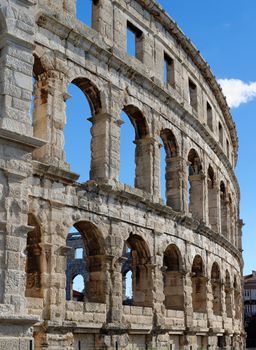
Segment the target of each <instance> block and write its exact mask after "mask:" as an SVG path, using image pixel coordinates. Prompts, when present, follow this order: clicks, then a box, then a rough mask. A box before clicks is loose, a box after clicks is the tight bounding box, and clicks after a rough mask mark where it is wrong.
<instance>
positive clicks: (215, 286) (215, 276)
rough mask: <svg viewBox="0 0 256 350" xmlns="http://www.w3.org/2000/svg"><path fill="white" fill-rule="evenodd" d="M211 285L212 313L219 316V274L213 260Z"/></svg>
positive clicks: (220, 306)
mask: <svg viewBox="0 0 256 350" xmlns="http://www.w3.org/2000/svg"><path fill="white" fill-rule="evenodd" d="M211 286H212V298H213V301H212V308H213V314H214V315H217V316H220V315H221V312H222V304H221V275H220V268H219V265H218V264H217V263H216V262H214V263H213V265H212V269H211Z"/></svg>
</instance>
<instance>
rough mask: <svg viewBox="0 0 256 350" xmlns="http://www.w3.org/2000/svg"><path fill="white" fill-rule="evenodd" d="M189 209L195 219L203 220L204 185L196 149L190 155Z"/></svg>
mask: <svg viewBox="0 0 256 350" xmlns="http://www.w3.org/2000/svg"><path fill="white" fill-rule="evenodd" d="M188 207H189V211H190V212H191V213H192V214H193V216H194V217H195V218H197V219H198V220H201V219H203V207H204V183H203V177H202V165H201V161H200V158H199V156H198V154H197V152H196V151H195V150H194V149H191V150H190V152H189V154H188Z"/></svg>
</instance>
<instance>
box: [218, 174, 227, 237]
mask: <svg viewBox="0 0 256 350" xmlns="http://www.w3.org/2000/svg"><path fill="white" fill-rule="evenodd" d="M227 216H228V211H227V193H226V187H225V185H224V182H223V181H221V183H220V217H221V234H222V235H223V236H225V237H226V238H227V236H228V232H227V231H228V218H227Z"/></svg>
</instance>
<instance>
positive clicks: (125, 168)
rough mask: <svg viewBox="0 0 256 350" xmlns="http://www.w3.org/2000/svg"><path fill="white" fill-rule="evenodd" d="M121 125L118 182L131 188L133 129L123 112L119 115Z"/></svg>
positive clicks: (133, 154) (133, 168) (133, 158)
mask: <svg viewBox="0 0 256 350" xmlns="http://www.w3.org/2000/svg"><path fill="white" fill-rule="evenodd" d="M121 118H122V121H123V124H122V126H121V130H120V176H119V180H120V182H122V183H125V184H127V185H129V186H131V187H134V186H135V171H136V165H135V149H136V147H135V143H134V128H133V125H132V124H131V122H130V119H129V117H128V115H127V114H126V113H125V112H122V113H121Z"/></svg>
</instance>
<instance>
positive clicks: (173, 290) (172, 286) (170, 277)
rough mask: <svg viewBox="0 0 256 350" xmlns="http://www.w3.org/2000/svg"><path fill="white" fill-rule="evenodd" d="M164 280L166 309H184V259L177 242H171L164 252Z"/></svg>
mask: <svg viewBox="0 0 256 350" xmlns="http://www.w3.org/2000/svg"><path fill="white" fill-rule="evenodd" d="M163 280H164V295H165V300H164V304H165V307H166V309H172V310H184V287H183V273H182V259H181V254H180V251H179V249H178V247H177V246H176V245H175V244H170V245H169V246H168V247H167V248H166V250H165V252H164V256H163Z"/></svg>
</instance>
